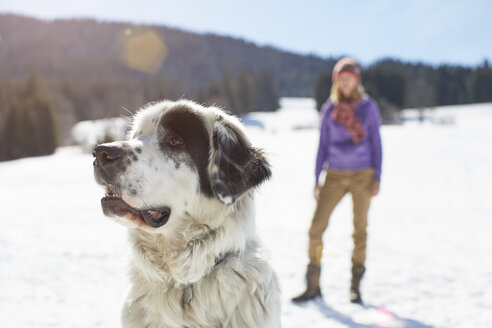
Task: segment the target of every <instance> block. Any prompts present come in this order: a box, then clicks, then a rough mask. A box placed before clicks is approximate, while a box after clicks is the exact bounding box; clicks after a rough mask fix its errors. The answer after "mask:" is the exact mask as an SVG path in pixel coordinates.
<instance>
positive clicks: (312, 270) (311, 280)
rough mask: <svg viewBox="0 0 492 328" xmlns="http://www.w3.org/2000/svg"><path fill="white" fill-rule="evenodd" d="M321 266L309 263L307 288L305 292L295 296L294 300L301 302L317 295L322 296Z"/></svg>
mask: <svg viewBox="0 0 492 328" xmlns="http://www.w3.org/2000/svg"><path fill="white" fill-rule="evenodd" d="M320 272H321V268H320V267H319V266H315V265H312V264H309V265H308V267H307V272H306V283H307V288H306V291H305V292H304V293H302V294H301V295H299V296H297V297H294V298H293V299H292V302H294V303H301V302H305V301H309V300H312V299H313V298H315V297H318V296H321V290H320V289H319V276H320Z"/></svg>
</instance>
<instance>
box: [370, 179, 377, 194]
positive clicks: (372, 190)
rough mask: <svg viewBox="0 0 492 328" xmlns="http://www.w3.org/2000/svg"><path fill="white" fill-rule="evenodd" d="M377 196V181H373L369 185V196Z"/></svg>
mask: <svg viewBox="0 0 492 328" xmlns="http://www.w3.org/2000/svg"><path fill="white" fill-rule="evenodd" d="M377 194H379V181H373V182H372V183H371V196H376V195H377Z"/></svg>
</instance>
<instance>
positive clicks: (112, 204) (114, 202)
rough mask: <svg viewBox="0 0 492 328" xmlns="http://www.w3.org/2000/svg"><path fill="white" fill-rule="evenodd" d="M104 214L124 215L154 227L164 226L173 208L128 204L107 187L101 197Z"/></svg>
mask: <svg viewBox="0 0 492 328" xmlns="http://www.w3.org/2000/svg"><path fill="white" fill-rule="evenodd" d="M101 206H102V209H103V213H104V215H107V216H113V215H116V216H124V217H127V218H129V219H130V220H132V221H136V222H140V223H142V224H144V223H146V224H147V225H149V226H151V227H152V228H159V227H162V226H163V225H165V224H166V223H167V221H168V220H169V217H170V216H171V209H170V208H169V207H167V206H163V207H159V208H148V209H137V208H134V207H131V206H130V205H128V204H127V203H126V202H125V201H124V200H123V199H121V197H120V196H118V195H117V194H115V193H114V192H113V191H111V189H109V187H106V195H105V197H103V198H102V199H101Z"/></svg>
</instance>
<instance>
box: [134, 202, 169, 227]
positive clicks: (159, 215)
mask: <svg viewBox="0 0 492 328" xmlns="http://www.w3.org/2000/svg"><path fill="white" fill-rule="evenodd" d="M141 213H142V216H143V218H144V220H145V222H146V223H147V224H148V225H149V226H151V227H153V228H159V227H161V226H163V225H165V224H166V223H167V220H169V216H170V215H171V209H170V208H168V207H164V208H162V209H159V210H143V211H141Z"/></svg>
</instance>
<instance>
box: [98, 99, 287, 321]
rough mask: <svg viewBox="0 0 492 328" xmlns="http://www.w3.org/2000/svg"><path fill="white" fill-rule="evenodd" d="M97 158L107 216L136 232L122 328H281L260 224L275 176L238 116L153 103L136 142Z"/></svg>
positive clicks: (135, 131) (138, 119)
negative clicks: (263, 189) (259, 207)
mask: <svg viewBox="0 0 492 328" xmlns="http://www.w3.org/2000/svg"><path fill="white" fill-rule="evenodd" d="M94 156H95V157H96V160H95V161H94V170H95V177H96V180H97V181H98V183H100V184H102V185H105V186H107V187H108V193H109V194H108V195H109V196H110V197H105V198H103V201H102V204H103V210H104V212H105V214H107V215H109V216H112V217H113V218H114V219H115V220H116V221H117V222H119V223H122V224H124V225H126V226H128V227H129V228H130V229H129V235H130V241H131V245H132V248H133V252H132V259H131V264H130V278H131V283H132V285H131V289H130V291H129V294H128V296H127V300H126V302H125V305H124V308H123V313H122V322H123V327H190V328H191V327H280V300H279V287H278V283H277V279H276V276H275V273H274V272H273V270H272V268H271V267H270V265H269V264H268V262H267V260H266V259H265V254H264V251H263V249H262V248H261V245H260V243H259V240H258V237H257V234H256V231H255V218H254V201H253V192H254V189H255V188H256V187H257V186H258V185H259V184H260V183H261V182H263V181H264V180H266V179H268V178H269V177H270V169H269V165H268V162H267V161H266V159H265V157H264V155H263V152H262V151H261V150H259V149H257V148H254V147H252V146H251V144H250V142H249V140H248V138H247V137H246V134H245V131H244V129H243V128H242V125H241V123H240V122H239V121H238V120H237V119H236V118H235V117H233V116H231V115H228V114H226V113H225V112H224V111H222V110H220V109H218V108H215V107H203V106H200V105H198V104H196V103H193V102H191V101H185V100H181V101H178V102H170V101H163V102H159V103H153V104H149V105H147V106H145V107H144V108H142V109H141V110H140V111H139V112H138V113H137V114H136V115H135V117H134V119H133V128H132V130H131V131H130V133H129V137H128V140H127V141H122V142H115V143H110V144H104V145H100V146H98V147H96V149H95V151H94ZM139 213H145V215H144V214H139ZM152 215H153V216H152ZM153 217H156V218H159V220H160V221H159V220H158V221H154V220H153V219H152V218H153ZM156 220H157V219H156ZM162 224H163V225H162ZM154 225H155V226H154Z"/></svg>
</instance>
